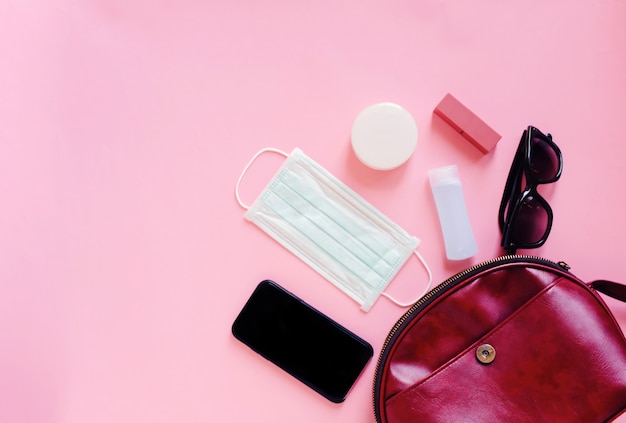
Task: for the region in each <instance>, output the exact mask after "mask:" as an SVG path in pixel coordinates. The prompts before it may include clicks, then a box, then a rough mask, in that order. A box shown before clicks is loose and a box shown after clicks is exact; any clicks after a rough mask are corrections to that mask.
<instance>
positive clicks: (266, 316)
mask: <svg viewBox="0 0 626 423" xmlns="http://www.w3.org/2000/svg"><path fill="white" fill-rule="evenodd" d="M232 331H233V335H234V336H235V337H236V338H237V339H239V340H240V341H241V342H243V343H244V344H246V345H248V346H249V347H250V348H252V350H254V351H256V352H257V353H259V354H260V355H261V356H263V357H265V358H266V359H267V360H269V361H271V362H272V363H274V364H276V365H277V366H279V367H280V368H282V369H283V370H285V371H286V372H288V373H289V374H291V375H292V376H294V377H295V378H297V379H298V380H300V381H301V382H303V383H305V384H306V385H308V386H309V387H311V388H312V389H314V390H315V391H317V392H318V393H320V394H322V395H323V396H324V397H326V398H327V399H329V400H331V401H333V402H342V401H343V400H344V399H345V397H346V395H347V393H348V391H349V390H350V388H351V387H352V385H353V384H354V382H355V381H356V379H357V378H358V377H359V375H360V374H361V372H362V371H363V369H364V368H365V365H366V364H367V362H368V361H369V360H370V358H371V357H372V355H373V349H372V346H371V345H370V344H369V343H367V342H366V341H364V340H363V339H361V338H359V337H358V336H357V335H355V334H354V333H352V332H350V331H349V330H347V329H346V328H344V327H343V326H341V325H339V324H338V323H336V322H335V321H333V320H331V319H330V318H329V317H327V316H325V315H324V314H322V313H320V312H319V311H317V310H316V309H314V308H313V307H311V306H310V305H308V304H306V303H305V302H304V301H302V300H300V299H299V298H297V297H296V296H295V295H293V294H291V293H290V292H288V291H286V290H285V289H284V288H282V287H280V286H279V285H278V284H276V283H275V282H272V281H269V280H266V281H263V282H261V283H260V284H259V285H258V286H257V288H256V289H255V290H254V292H253V293H252V296H251V297H250V299H249V300H248V302H247V303H246V305H245V306H244V307H243V309H242V310H241V312H240V314H239V316H237V318H236V320H235V322H234V324H233V327H232Z"/></svg>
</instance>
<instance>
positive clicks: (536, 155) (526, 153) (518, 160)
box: [498, 126, 563, 254]
mask: <svg viewBox="0 0 626 423" xmlns="http://www.w3.org/2000/svg"><path fill="white" fill-rule="evenodd" d="M562 171H563V155H562V154H561V150H560V149H559V147H558V146H557V145H556V144H555V143H554V142H553V141H552V136H551V135H550V134H547V135H544V134H542V133H541V131H539V130H538V129H537V128H535V127H533V126H529V127H528V129H526V130H525V131H524V133H523V134H522V139H521V140H520V143H519V146H518V147H517V152H516V153H515V158H514V159H513V164H512V165H511V170H510V171H509V176H508V178H507V180H506V185H505V187H504V193H503V194H502V201H501V202H500V212H499V215H498V221H499V224H500V231H501V232H502V243H501V245H502V247H503V248H504V249H505V250H506V252H507V253H508V254H515V252H516V251H517V249H518V248H537V247H540V246H542V245H543V244H544V243H545V242H546V239H548V235H549V234H550V229H551V228H552V217H553V215H552V209H551V208H550V205H549V204H548V202H547V201H546V200H545V199H544V198H543V197H542V196H541V195H539V193H538V192H537V186H538V185H540V184H549V183H552V182H556V181H557V180H558V179H559V178H560V177H561V172H562ZM522 187H524V189H523V190H522Z"/></svg>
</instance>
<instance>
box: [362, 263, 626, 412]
mask: <svg viewBox="0 0 626 423" xmlns="http://www.w3.org/2000/svg"><path fill="white" fill-rule="evenodd" d="M597 291H601V292H603V293H605V294H607V295H610V296H613V297H615V298H618V299H620V300H622V301H626V286H624V285H620V284H617V283H614V282H609V281H595V282H592V283H585V282H583V281H581V280H580V279H578V278H577V277H576V276H574V275H573V274H572V273H570V272H569V267H568V266H567V265H565V264H564V263H554V262H551V261H548V260H545V259H541V258H538V257H523V256H505V257H500V258H497V259H495V260H492V261H490V262H486V263H482V264H480V265H477V266H474V267H472V268H469V269H467V270H465V271H464V272H461V273H459V274H457V275H455V276H453V277H451V278H450V279H448V280H446V281H445V282H443V283H442V284H440V285H438V286H437V287H436V288H434V289H433V290H432V291H430V292H429V293H428V294H426V295H425V296H424V297H423V298H422V299H421V300H420V301H418V302H417V303H416V304H415V305H414V306H413V307H411V309H410V310H409V311H408V312H407V313H406V314H405V315H404V316H403V317H402V318H401V319H400V320H399V321H398V322H397V323H396V325H395V326H394V327H393V328H392V330H391V332H390V333H389V336H388V337H387V340H386V341H385V345H384V346H383V349H382V351H381V354H380V357H379V361H378V365H377V368H376V375H375V379H374V413H375V415H376V420H377V421H378V422H379V423H411V422H419V423H427V422H445V423H451V422H453V423H457V422H533V423H537V422H550V423H555V422H581V423H593V422H606V421H610V420H612V419H614V418H615V417H617V416H618V415H620V414H621V413H623V412H624V411H625V410H626V339H625V338H624V334H623V333H622V331H621V329H620V327H619V325H618V324H617V322H616V320H615V318H614V317H613V315H612V314H611V312H610V311H609V309H608V308H607V306H606V304H605V302H604V301H603V300H602V298H601V297H600V295H599V294H598V292H597Z"/></svg>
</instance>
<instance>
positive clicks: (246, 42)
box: [0, 0, 626, 423]
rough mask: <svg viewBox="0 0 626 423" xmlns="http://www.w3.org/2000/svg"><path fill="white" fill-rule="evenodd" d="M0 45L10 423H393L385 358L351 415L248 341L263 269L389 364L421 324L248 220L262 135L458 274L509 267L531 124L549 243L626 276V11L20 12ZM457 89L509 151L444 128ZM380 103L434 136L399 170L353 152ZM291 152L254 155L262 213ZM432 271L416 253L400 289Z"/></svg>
mask: <svg viewBox="0 0 626 423" xmlns="http://www.w3.org/2000/svg"><path fill="white" fill-rule="evenodd" d="M511 3H517V4H511ZM0 57H1V58H2V65H1V66H0V199H1V200H0V201H1V204H2V206H1V208H0V421H2V422H24V423H31V422H45V423H55V422H62V423H84V422H90V423H98V422H103V423H104V422H106V423H110V422H151V423H158V422H246V421H259V422H294V421H297V422H299V423H305V422H316V423H318V422H328V423H330V422H370V423H371V422H373V421H374V418H373V413H372V405H371V384H372V377H373V373H374V367H375V362H371V363H370V364H369V365H368V367H367V368H366V370H365V372H364V373H363V375H362V377H361V378H360V379H359V380H358V382H357V384H356V385H355V387H354V389H353V390H352V391H351V392H350V393H349V395H348V398H347V400H346V401H345V402H344V403H343V404H340V405H336V404H332V403H330V402H328V401H326V400H325V399H323V398H322V397H321V396H318V395H317V394H315V393H314V392H313V391H311V390H309V389H308V388H307V387H305V386H304V385H301V384H300V383H299V382H297V381H295V380H294V379H292V378H291V377H290V376H288V375H286V374H285V373H283V372H282V371H281V370H278V369H277V368H275V367H274V366H272V365H270V364H269V363H267V362H266V361H264V360H263V359H261V358H260V357H258V356H257V355H255V354H254V353H253V352H252V351H250V350H249V349H247V348H246V347H245V346H243V345H242V344H240V343H239V342H238V341H236V340H235V339H234V338H233V337H232V335H231V333H230V326H231V323H232V321H233V319H234V318H235V316H236V315H237V313H238V312H239V310H240V308H241V306H242V305H243V304H244V302H245V301H246V299H247V298H248V296H249V294H250V293H251V291H252V289H253V288H254V287H255V286H256V284H257V283H258V282H259V281H260V280H261V279H265V278H271V279H274V280H275V281H277V282H279V283H280V284H282V285H283V286H285V287H286V288H288V289H289V290H291V291H293V292H294V293H296V294H297V295H299V296H300V297H302V298H303V299H305V300H306V301H308V302H309V303H311V304H312V305H314V306H315V307H317V308H319V309H320V310H321V311H323V312H325V313H327V314H328V315H330V316H331V317H333V318H334V319H336V320H337V321H338V322H340V323H341V324H343V325H345V326H347V327H348V328H349V329H351V330H353V331H354V332H356V333H357V334H359V335H361V336H362V337H364V338H365V339H366V340H368V341H369V342H370V343H371V344H372V345H373V347H374V350H375V356H377V355H378V353H379V351H380V347H381V344H382V342H383V340H384V338H385V336H386V334H387V332H388V330H389V328H390V327H391V326H392V324H393V323H394V322H395V321H396V319H397V318H398V317H399V316H400V315H401V314H402V313H403V311H404V310H403V309H401V308H399V307H397V306H395V305H393V304H392V303H390V302H389V301H387V300H386V299H381V300H380V301H379V302H378V303H377V304H376V305H375V306H374V308H373V310H372V311H371V312H370V313H368V314H365V313H363V312H361V311H360V310H359V307H358V306H357V304H356V303H354V302H353V301H352V300H350V299H349V298H348V297H347V296H345V295H344V294H342V293H341V292H340V291H339V290H337V289H336V288H335V287H333V286H332V285H331V284H330V283H328V282H326V281H325V280H324V279H322V278H321V277H320V276H319V275H318V274H316V273H315V272H314V271H312V270H311V269H309V268H308V267H307V266H306V265H304V264H303V263H302V262H300V261H299V260H298V259H297V258H295V257H293V256H292V255H290V254H289V253H288V252H287V251H286V250H284V249H283V248H282V247H280V246H279V245H278V244H277V243H275V242H274V241H272V240H270V239H269V238H268V237H267V236H266V235H265V234H263V233H262V232H261V231H260V230H258V229H257V228H256V227H255V226H253V225H252V224H250V223H249V222H247V221H246V220H244V219H243V213H244V211H243V210H242V209H241V208H240V207H239V205H238V204H237V203H236V201H235V197H234V186H235V182H236V180H237V177H238V176H239V173H240V172H241V170H242V168H243V166H244V165H245V163H246V162H247V161H248V160H249V159H250V157H251V156H252V155H253V154H254V153H255V152H256V151H257V150H259V149H260V148H262V147H277V148H281V149H283V150H287V151H291V149H293V148H294V147H300V148H301V149H302V150H303V151H304V152H305V153H306V154H307V155H309V156H310V157H312V158H313V159H314V160H316V161H317V162H319V163H320V164H322V165H323V166H324V167H325V168H326V169H328V170H329V171H330V172H332V173H333V174H334V175H335V176H337V177H338V178H339V179H341V180H343V181H344V182H346V183H347V184H348V185H349V186H350V187H352V188H353V189H354V190H355V191H357V192H358V193H360V194H361V195H362V196H363V197H365V198H366V199H367V200H369V201H370V202H371V203H373V204H374V205H375V206H376V207H378V208H379V209H380V210H381V211H382V212H383V213H385V214H386V215H387V216H389V217H390V218H391V219H393V220H394V221H396V222H397V223H398V224H400V225H401V226H402V227H404V228H405V229H406V230H407V231H408V232H410V233H411V234H414V235H416V236H418V237H419V238H421V239H422V244H421V246H420V248H419V251H420V252H421V253H422V255H423V256H424V258H425V259H426V260H427V261H428V263H429V265H430V266H431V267H432V270H433V274H434V279H435V282H440V281H442V280H443V279H445V278H447V277H448V276H450V275H452V274H453V273H456V272H457V271H459V270H462V269H463V268H465V267H466V266H467V265H469V264H473V263H478V262H480V261H483V260H486V259H490V258H492V257H495V256H497V255H500V254H501V250H500V248H499V241H500V239H499V236H500V235H499V230H498V227H497V210H498V205H499V201H500V195H501V192H502V188H503V185H504V181H505V178H506V175H507V172H508V169H509V165H510V162H511V159H512V157H513V153H514V151H515V148H516V147H517V143H518V141H519V138H520V136H521V133H522V131H523V130H524V128H525V127H526V126H527V125H529V124H533V125H535V126H537V127H538V128H540V129H541V130H543V131H545V132H551V133H552V134H553V136H554V140H555V141H556V142H557V143H558V145H559V146H560V147H561V149H562V150H563V153H564V173H563V177H562V178H561V180H560V181H559V182H557V183H556V184H553V185H551V186H545V187H542V188H541V192H542V194H543V195H544V196H545V197H546V198H547V199H548V201H549V202H550V204H551V205H552V207H553V209H554V214H555V222H554V226H553V230H552V233H551V235H550V239H549V240H548V242H547V243H546V245H545V246H544V247H542V248H541V249H538V250H534V251H530V253H532V254H539V255H542V256H545V257H548V258H551V259H553V260H564V261H567V262H568V263H569V264H570V265H571V267H572V271H573V272H574V273H575V274H576V275H578V276H580V277H581V278H583V279H585V280H592V279H594V278H606V279H614V280H618V281H622V282H626V259H625V255H624V243H625V242H626V225H625V224H624V218H623V217H624V207H625V205H626V188H624V183H623V180H624V167H625V165H624V157H625V155H626V142H625V141H626V139H625V137H624V123H625V121H626V2H623V1H619V0H603V1H582V2H575V3H574V2H571V1H566V0H556V1H551V2H546V1H543V0H529V1H524V2H502V1H495V0H484V1H473V2H468V1H464V0H447V1H443V0H441V1H437V0H418V1H416V0H412V1H408V0H392V1H383V0H365V1H363V0H361V1H351V0H349V1H340V2H337V1H328V0H321V1H320V0H318V1H308V0H305V1H291V0H290V1H283V0H269V1H266V2H258V1H250V0H248V1H244V0H234V1H221V2H217V1H206V0H205V1H200V0H179V1H168V0H158V1H131V2H128V1H121V0H85V1H76V0H59V1H56V2H45V1H40V0H19V1H17V0H0ZM447 92H450V93H452V94H453V95H455V96H456V97H457V98H459V99H460V100H461V101H462V102H464V103H465V104H466V105H467V106H469V107H470V108H471V109H472V110H473V111H474V112H476V113H477V114H478V115H479V116H481V117H482V118H483V119H484V120H486V121H487V122H488V123H489V124H490V125H491V126H492V127H493V128H494V129H495V130H496V131H498V132H499V133H500V134H501V135H502V140H501V141H500V143H499V144H498V146H497V147H496V148H495V150H494V151H492V152H491V153H490V154H487V155H483V154H481V153H480V152H479V151H478V150H477V149H475V148H474V147H473V146H471V145H470V144H469V143H467V142H466V141H464V140H463V139H462V138H461V137H460V136H459V135H458V134H456V133H454V131H453V130H452V129H451V128H450V127H449V126H447V125H446V124H444V123H443V122H442V121H441V120H439V119H438V118H436V117H433V115H432V110H433V108H434V107H435V105H436V104H437V103H438V102H439V100H440V99H441V98H442V97H443V96H444V95H445V93H447ZM379 101H393V102H396V103H399V104H401V105H402V106H404V107H405V108H406V109H407V110H408V111H409V112H410V113H411V114H412V115H413V116H414V117H415V120H416V122H417V125H418V128H419V132H420V135H419V141H418V147H417V151H416V153H415V154H414V156H413V157H412V158H411V159H410V161H409V162H407V163H406V164H405V165H404V166H402V167H401V168H399V169H396V170H393V171H389V172H376V171H372V170H369V169H367V168H365V167H364V166H363V165H362V164H360V162H358V161H357V159H356V158H355V156H354V154H353V153H352V151H351V147H350V144H349V137H350V128H351V125H352V122H353V120H354V118H355V117H356V115H357V114H358V113H359V112H360V111H361V110H362V109H363V108H365V107H366V106H368V105H370V104H372V103H376V102H379ZM279 164H280V160H279V159H278V158H276V157H273V156H263V157H262V158H261V159H260V160H259V161H258V162H257V165H256V166H255V167H253V168H252V170H251V172H250V174H249V177H248V178H247V179H246V181H245V183H244V185H243V186H242V196H243V198H244V200H246V201H247V202H248V203H250V202H252V201H253V200H254V198H255V197H256V195H257V194H258V193H259V192H260V190H261V188H262V187H263V186H264V185H265V183H266V182H267V181H268V180H269V178H270V177H271V175H272V174H273V173H274V171H275V169H276V168H277V167H278V166H279ZM446 164H457V165H458V166H459V170H460V172H461V177H462V181H463V186H464V190H465V197H466V200H467V205H468V210H469V214H470V219H471V221H472V225H473V229H474V231H475V234H476V238H477V241H478V243H479V253H478V254H477V255H476V256H475V257H474V258H472V259H471V260H469V261H467V262H462V263H454V262H448V261H447V260H446V259H445V256H444V250H443V241H442V237H441V231H440V229H439V226H438V221H437V215H436V211H435V207H434V201H433V199H432V194H431V192H430V188H429V186H428V183H427V178H426V172H427V170H429V169H431V168H434V167H438V166H442V165H446ZM522 252H524V251H522ZM425 281H426V275H425V272H424V270H423V269H422V267H421V266H420V264H419V262H418V261H417V260H411V261H409V262H408V264H407V265H406V266H405V268H404V269H403V270H402V271H401V272H400V274H399V275H398V276H397V278H396V279H395V280H394V282H393V283H392V284H391V286H390V288H389V291H390V292H392V293H393V294H395V295H396V296H397V297H400V298H407V299H408V298H411V297H413V296H414V295H416V294H417V293H418V292H420V291H421V290H422V289H423V288H424V286H425ZM607 302H608V303H609V305H610V306H611V308H612V310H613V311H614V313H615V316H616V318H617V319H618V320H619V322H620V324H621V326H622V328H626V305H624V304H618V303H617V301H613V300H607ZM546 324H550V322H546ZM566 353H567V352H566V351H564V354H566ZM563 406H564V407H566V406H567V404H563ZM619 421H621V422H626V417H625V416H622V417H621V418H620V419H619Z"/></svg>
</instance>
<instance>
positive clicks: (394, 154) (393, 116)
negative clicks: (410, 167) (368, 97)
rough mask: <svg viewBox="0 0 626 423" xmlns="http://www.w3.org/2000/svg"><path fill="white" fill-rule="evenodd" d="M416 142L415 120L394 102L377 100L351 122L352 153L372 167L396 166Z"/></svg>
mask: <svg viewBox="0 0 626 423" xmlns="http://www.w3.org/2000/svg"><path fill="white" fill-rule="evenodd" d="M416 145H417V125H416V124H415V120H414V119H413V117H412V116H411V114H410V113H409V112H408V111H406V110H405V109H404V108H402V107H401V106H399V105H397V104H395V103H389V102H387V103H377V104H374V105H371V106H369V107H367V108H366V109H364V110H363V111H362V112H361V113H359V115H358V116H357V118H356V119H355V121H354V123H353V125H352V148H353V149H354V153H355V154H356V156H357V158H358V159H359V160H360V161H361V162H362V163H363V164H364V165H366V166H368V167H371V168H372V169H376V170H391V169H395V168H397V167H398V166H400V165H402V164H404V163H405V162H406V161H407V160H408V159H409V158H410V157H411V155H412V154H413V152H414V151H415V146H416Z"/></svg>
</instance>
